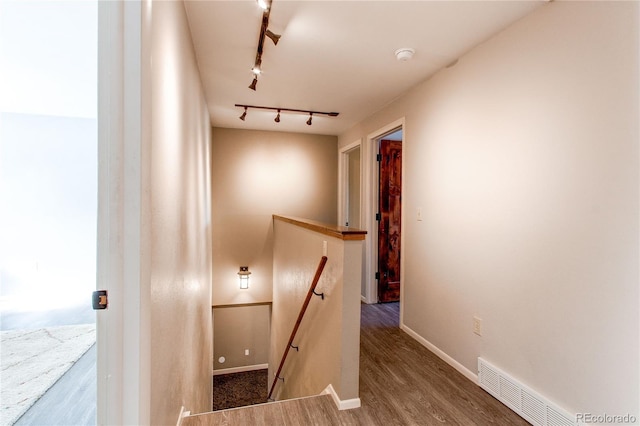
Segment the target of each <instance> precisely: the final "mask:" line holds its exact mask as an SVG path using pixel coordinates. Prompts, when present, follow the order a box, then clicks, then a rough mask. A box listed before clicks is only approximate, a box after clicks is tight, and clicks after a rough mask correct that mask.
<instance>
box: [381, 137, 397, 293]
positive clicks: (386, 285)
mask: <svg viewBox="0 0 640 426" xmlns="http://www.w3.org/2000/svg"><path fill="white" fill-rule="evenodd" d="M379 159H380V161H379V168H380V187H379V193H378V200H379V206H378V208H379V212H380V216H379V221H378V275H379V278H378V301H379V302H396V301H398V300H400V225H401V223H400V213H401V212H400V201H401V195H402V194H401V188H402V142H401V141H391V140H382V141H380V157H379Z"/></svg>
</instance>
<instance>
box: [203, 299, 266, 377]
mask: <svg viewBox="0 0 640 426" xmlns="http://www.w3.org/2000/svg"><path fill="white" fill-rule="evenodd" d="M213 324H214V329H213V335H214V336H215V345H214V354H213V368H214V370H218V371H216V374H224V373H225V371H220V370H227V369H235V368H238V367H246V366H250V367H251V368H252V369H253V368H266V367H265V365H266V364H267V363H268V362H269V333H270V329H271V327H270V325H271V305H270V304H264V305H245V306H224V307H219V308H214V309H213ZM247 349H248V350H249V355H245V350H247ZM220 357H224V362H220ZM231 372H233V371H231Z"/></svg>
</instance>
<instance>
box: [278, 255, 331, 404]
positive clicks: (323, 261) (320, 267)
mask: <svg viewBox="0 0 640 426" xmlns="http://www.w3.org/2000/svg"><path fill="white" fill-rule="evenodd" d="M326 263H327V256H322V258H320V263H319V264H318V269H316V274H315V276H314V277H313V282H312V283H311V287H309V291H308V292H307V297H306V298H305V299H304V303H303V304H302V307H301V308H300V313H299V314H298V319H297V320H296V324H295V326H294V327H293V330H291V336H290V337H289V342H288V343H287V347H286V348H285V350H284V354H283V355H282V359H281V360H280V366H279V367H278V371H277V372H276V377H275V378H274V379H273V384H272V385H271V389H270V390H269V395H268V396H267V399H268V400H272V399H271V395H272V394H273V390H274V389H275V387H276V384H277V383H278V380H282V381H283V382H284V378H283V377H280V373H281V372H282V367H283V366H284V362H285V361H286V359H287V355H289V349H291V348H294V349H295V350H296V351H297V350H298V347H297V346H293V339H295V337H296V333H297V332H298V327H300V323H301V322H302V318H303V317H304V314H305V312H306V311H307V306H309V301H311V296H313V295H315V296H320V297H321V298H322V300H324V293H316V286H317V285H318V281H319V280H320V275H322V271H323V270H324V266H325V265H326Z"/></svg>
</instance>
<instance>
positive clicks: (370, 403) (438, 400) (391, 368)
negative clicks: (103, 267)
mask: <svg viewBox="0 0 640 426" xmlns="http://www.w3.org/2000/svg"><path fill="white" fill-rule="evenodd" d="M398 317H399V304H398V303H389V304H377V305H364V304H363V305H362V313H361V328H362V329H361V337H360V399H361V402H362V407H361V408H357V409H353V410H346V411H338V410H337V409H336V407H335V404H334V403H333V401H332V400H331V397H330V396H328V395H323V396H320V397H310V398H304V399H297V400H289V401H283V402H278V403H271V404H262V405H254V406H251V407H249V408H243V409H233V410H225V411H218V412H216V413H213V414H203V415H199V416H193V417H189V418H185V419H184V421H183V422H182V425H183V426H213V425H245V424H264V425H270V424H284V425H302V424H313V425H380V426H383V425H491V424H495V425H528V423H527V422H526V421H524V420H523V419H522V418H521V417H519V416H518V415H516V414H515V413H513V412H512V411H511V410H509V409H508V408H507V407H505V406H504V405H503V404H502V403H500V402H498V401H497V400H495V399H494V398H493V397H491V396H490V395H489V394H488V393H486V392H484V391H483V390H481V389H480V388H479V387H478V386H477V385H476V384H474V383H472V382H470V381H469V380H468V379H467V378H465V377H464V376H462V375H461V374H460V373H458V372H457V371H456V370H454V369H453V368H452V367H450V366H449V365H448V364H446V363H445V362H444V361H442V360H441V359H440V358H438V357H437V356H436V355H434V354H433V353H431V352H430V351H429V350H427V349H426V348H424V347H423V346H422V345H420V344H419V343H418V342H416V341H415V340H414V339H412V338H411V337H409V336H408V335H407V334H406V333H404V332H403V331H401V330H400V329H399V327H398Z"/></svg>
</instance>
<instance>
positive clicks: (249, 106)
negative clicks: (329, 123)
mask: <svg viewBox="0 0 640 426" xmlns="http://www.w3.org/2000/svg"><path fill="white" fill-rule="evenodd" d="M235 106H236V107H238V108H244V113H243V114H242V115H241V116H240V120H242V121H244V120H245V117H246V116H247V109H249V108H253V109H264V110H267V111H277V113H278V114H277V115H276V118H275V119H274V120H273V121H275V122H276V123H279V122H280V113H281V112H292V113H302V114H309V119H308V120H307V125H308V126H311V121H312V119H313V114H315V115H326V116H328V117H337V116H338V115H339V114H340V113H339V112H322V111H309V110H308V109H294V108H277V107H266V106H257V105H243V104H236V105H235Z"/></svg>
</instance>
